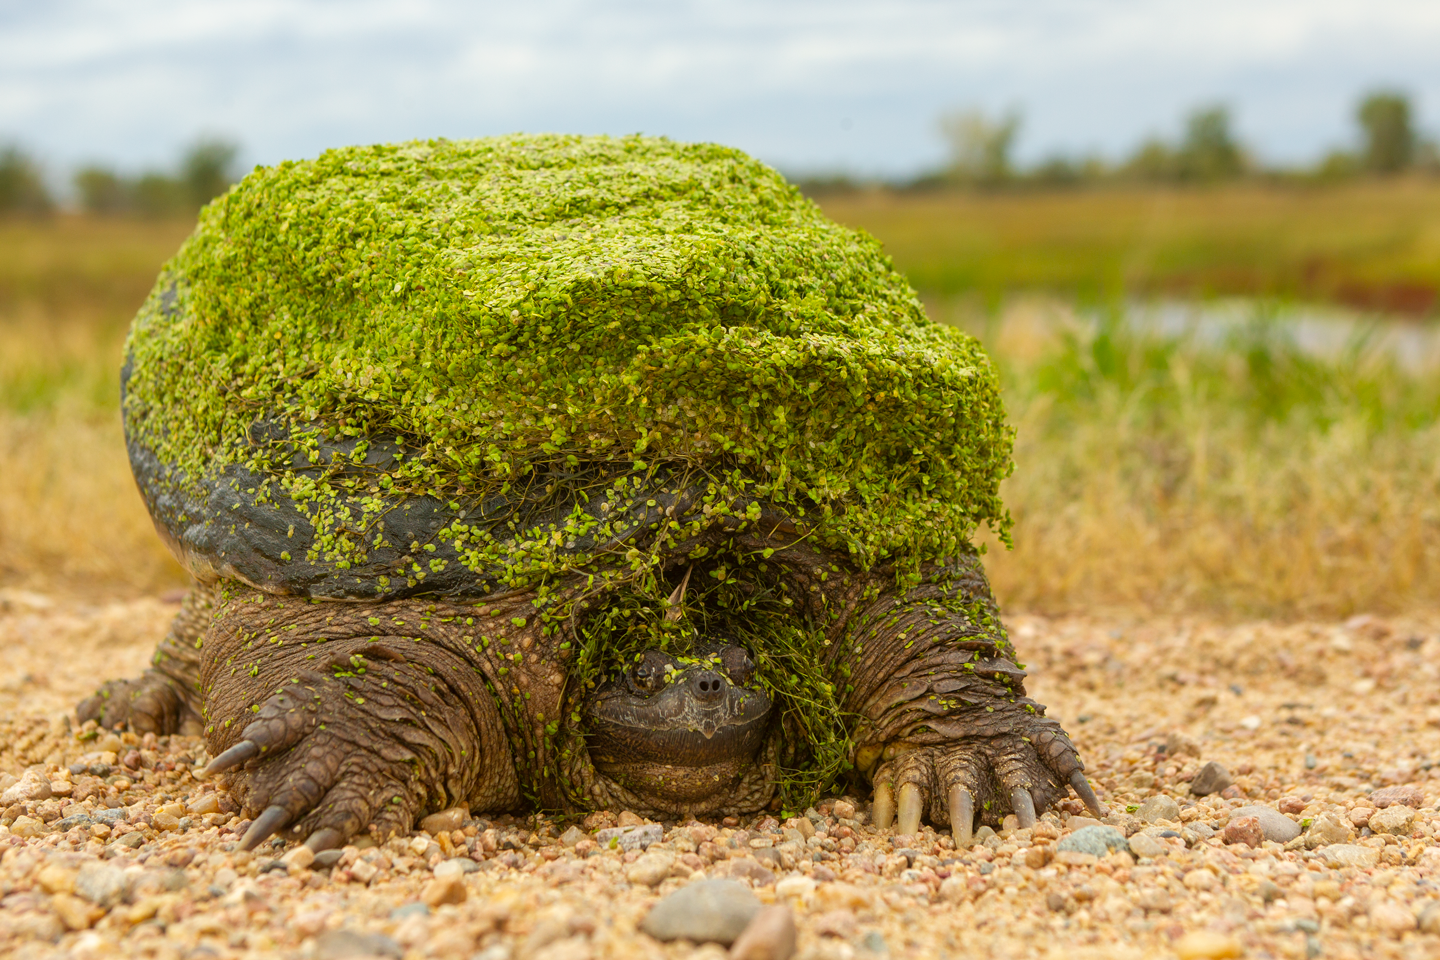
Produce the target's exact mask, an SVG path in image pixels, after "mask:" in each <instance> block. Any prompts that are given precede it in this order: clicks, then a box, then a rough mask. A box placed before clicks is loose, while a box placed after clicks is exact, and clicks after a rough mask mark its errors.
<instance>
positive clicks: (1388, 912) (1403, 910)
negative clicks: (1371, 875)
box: [1370, 900, 1418, 937]
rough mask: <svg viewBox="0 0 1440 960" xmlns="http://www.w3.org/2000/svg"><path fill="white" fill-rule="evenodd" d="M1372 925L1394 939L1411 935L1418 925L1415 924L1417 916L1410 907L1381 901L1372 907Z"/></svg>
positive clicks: (1391, 901) (1390, 901)
mask: <svg viewBox="0 0 1440 960" xmlns="http://www.w3.org/2000/svg"><path fill="white" fill-rule="evenodd" d="M1370 923H1371V924H1372V925H1374V926H1375V928H1376V929H1378V930H1381V931H1383V932H1384V933H1388V934H1389V935H1390V936H1392V937H1398V936H1400V935H1401V934H1405V933H1409V932H1410V931H1411V930H1414V929H1415V928H1416V927H1417V926H1418V924H1417V923H1416V922H1415V914H1414V913H1412V912H1411V911H1410V908H1409V907H1406V906H1404V905H1402V904H1399V903H1396V902H1395V901H1394V900H1381V901H1380V902H1379V903H1376V904H1374V905H1372V906H1371V907H1370Z"/></svg>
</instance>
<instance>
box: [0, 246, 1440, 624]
mask: <svg viewBox="0 0 1440 960" xmlns="http://www.w3.org/2000/svg"><path fill="white" fill-rule="evenodd" d="M187 229H188V227H187V225H185V224H167V223H159V224H156V223H128V224H127V223H116V222H102V223H95V222H87V221H71V220H60V221H54V222H50V223H41V224H8V225H7V224H0V478H3V481H0V585H5V584H11V585H26V586H31V587H39V588H44V589H51V590H54V589H65V588H79V589H84V590H87V591H94V590H96V589H103V590H106V591H108V592H112V593H114V592H119V593H129V594H134V593H139V592H150V591H155V590H158V589H164V588H167V587H171V586H176V585H179V584H181V583H183V575H182V574H181V572H180V570H179V568H178V567H177V566H176V565H175V563H174V561H173V560H172V559H171V558H170V557H169V554H168V553H167V552H166V551H165V549H164V548H163V547H162V546H161V545H160V543H159V540H158V539H157V538H156V536H155V534H154V532H153V530H152V529H151V526H150V521H149V519H148V517H147V516H146V515H145V511H144V508H143V506H142V505H141V502H140V499H139V496H138V494H137V493H136V491H135V489H134V485H133V482H132V481H131V479H130V474H129V468H128V465H127V464H126V461H125V455H124V450H123V446H122V442H121V435H120V427H119V415H118V410H117V403H116V394H117V391H118V372H117V371H118V367H119V363H120V351H121V344H122V342H123V336H124V330H125V327H126V325H127V324H128V321H129V317H130V316H131V315H132V314H133V312H134V310H135V309H136V307H137V306H138V304H139V303H140V301H141V299H143V297H144V295H145V292H146V291H147V290H148V288H149V285H150V283H151V282H152V280H153V277H154V275H155V273H156V271H157V270H158V268H159V266H160V264H161V262H162V261H163V260H164V259H165V257H166V256H168V255H169V254H170V253H171V252H172V251H173V250H174V249H175V248H176V247H177V246H178V244H179V242H180V240H181V238H182V237H183V236H184V234H185V232H186V230H187ZM932 312H934V313H936V314H937V315H942V316H946V317H947V318H948V317H949V316H950V315H951V314H952V313H953V312H954V311H952V310H951V309H950V308H949V306H947V304H946V303H944V302H940V303H937V305H936V306H935V308H934V309H933V310H932ZM960 319H962V320H968V322H970V323H972V324H973V323H977V322H978V323H979V325H980V327H981V328H982V329H981V333H982V336H983V338H984V339H985V340H986V341H987V344H988V346H989V347H990V349H991V352H992V355H994V356H995V357H996V358H997V361H998V362H999V364H1000V366H1001V370H1002V380H1003V383H1004V387H1005V393H1006V402H1007V405H1008V407H1009V410H1010V414H1011V418H1012V421H1013V422H1014V423H1015V424H1016V426H1017V428H1018V431H1019V438H1018V445H1017V449H1016V461H1017V469H1016V473H1015V476H1014V477H1012V478H1011V479H1010V480H1008V481H1007V482H1006V486H1005V496H1006V501H1007V503H1008V504H1009V505H1010V508H1011V510H1012V511H1013V512H1014V514H1015V517H1016V519H1017V524H1016V527H1015V549H1014V550H1013V551H1006V550H1003V549H992V550H991V552H990V554H989V557H988V559H987V564H988V567H989V570H990V572H991V575H992V578H993V580H994V583H995V587H996V591H997V593H998V595H999V596H1000V598H1001V600H1002V602H1003V603H1005V605H1006V606H1007V608H1009V609H1012V610H1039V611H1046V612H1052V613H1054V612H1064V611H1074V610H1086V609H1091V608H1093V607H1095V606H1115V605H1119V606H1129V607H1140V608H1148V609H1152V610H1155V609H1159V610H1177V609H1178V610H1205V611H1211V612H1220V613H1222V614H1226V615H1250V614H1255V613H1260V614H1268V615H1279V616H1332V615H1346V614H1349V613H1352V612H1355V611H1376V612H1395V611H1400V610H1406V609H1415V608H1423V607H1427V606H1433V605H1435V604H1437V603H1440V427H1437V426H1436V423H1435V421H1436V416H1435V413H1436V411H1437V410H1440V378H1437V377H1436V376H1435V375H1434V374H1435V373H1436V371H1435V370H1433V369H1431V370H1426V371H1421V372H1419V373H1416V372H1414V371H1409V372H1407V371H1405V370H1402V369H1400V368H1399V367H1397V366H1396V365H1395V364H1393V363H1391V362H1389V361H1388V360H1387V359H1386V357H1385V356H1384V355H1383V354H1382V353H1380V352H1377V351H1373V350H1372V351H1366V350H1363V349H1362V350H1358V351H1353V352H1350V353H1347V354H1345V355H1343V356H1340V357H1336V358H1331V359H1315V358H1313V357H1307V356H1306V355H1304V354H1302V353H1300V352H1299V351H1297V350H1296V349H1295V348H1294V347H1293V346H1292V345H1290V344H1289V343H1287V342H1286V341H1285V340H1284V338H1283V337H1282V338H1276V337H1273V336H1269V335H1268V334H1266V332H1265V331H1267V330H1273V329H1274V328H1273V325H1265V324H1260V325H1258V326H1256V327H1254V328H1252V329H1251V330H1249V331H1248V332H1247V333H1245V334H1244V335H1243V336H1241V337H1240V338H1239V339H1234V340H1232V341H1229V342H1226V343H1222V344H1218V345H1216V344H1211V345H1208V346H1207V345H1206V344H1205V343H1202V342H1200V341H1198V340H1196V339H1193V338H1179V339H1172V340H1166V339H1164V338H1160V337H1154V336H1140V335H1136V334H1134V333H1132V332H1129V331H1128V330H1127V328H1126V327H1125V326H1124V325H1123V324H1109V325H1106V324H1101V326H1100V327H1098V328H1095V327H1085V326H1084V325H1081V324H1077V322H1076V320H1075V316H1074V314H1073V312H1071V311H1068V310H1066V309H1062V308H1060V307H1059V306H1057V303H1056V302H1042V303H1041V304H1040V305H1039V306H1036V305H1035V303H1033V302H1031V303H1028V304H1026V303H1021V304H1018V305H1017V306H1015V307H1014V308H1013V309H1010V310H1008V311H1006V312H1005V313H1004V314H1003V316H1002V317H1001V318H1000V319H999V320H998V321H997V320H995V319H993V318H989V319H987V317H985V316H984V315H980V316H978V318H977V317H976V316H974V315H972V316H969V317H968V318H967V317H963V316H962V317H961V318H960Z"/></svg>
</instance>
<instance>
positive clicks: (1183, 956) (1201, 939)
mask: <svg viewBox="0 0 1440 960" xmlns="http://www.w3.org/2000/svg"><path fill="white" fill-rule="evenodd" d="M1175 955H1176V956H1177V957H1179V958H1180V960H1231V958H1233V957H1240V956H1243V955H1244V953H1243V951H1242V950H1241V947H1240V941H1239V940H1236V939H1235V938H1234V937H1232V936H1230V935H1229V934H1224V933H1217V932H1216V931H1214V930H1191V931H1190V932H1189V933H1187V934H1185V935H1184V936H1183V937H1181V938H1180V939H1179V940H1177V941H1175Z"/></svg>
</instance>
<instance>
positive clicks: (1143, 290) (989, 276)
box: [819, 179, 1440, 315]
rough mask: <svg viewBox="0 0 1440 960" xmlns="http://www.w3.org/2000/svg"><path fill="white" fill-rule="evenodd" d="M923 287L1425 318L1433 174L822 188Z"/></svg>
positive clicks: (838, 211)
mask: <svg viewBox="0 0 1440 960" xmlns="http://www.w3.org/2000/svg"><path fill="white" fill-rule="evenodd" d="M819 199H820V204H821V206H822V207H823V208H824V210H825V212H826V213H827V214H829V215H830V216H831V217H833V218H835V219H836V220H838V221H840V222H841V223H844V224H846V225H847V226H851V227H859V228H862V229H864V230H867V231H869V232H870V233H872V234H874V235H875V236H876V237H878V238H879V239H880V240H881V241H882V242H883V243H884V244H885V248H886V250H887V251H888V252H889V253H890V255H891V256H892V257H893V258H894V260H895V263H896V265H897V266H898V267H899V268H900V269H901V270H902V271H904V272H905V273H906V274H907V275H908V276H909V277H910V280H911V282H912V283H914V284H915V285H916V286H917V287H918V288H920V289H921V290H922V291H923V292H925V293H927V294H932V295H953V294H960V293H969V294H974V295H977V296H979V297H981V298H982V299H984V300H986V301H987V302H990V303H992V304H993V303H995V302H998V300H999V299H1001V298H1003V297H1004V296H1006V295H1008V294H1010V293H1013V292H1014V291H1016V290H1044V291H1049V292H1051V293H1055V294H1058V295H1061V296H1065V297H1078V298H1081V299H1083V300H1087V301H1090V302H1100V303H1106V302H1114V301H1115V300H1117V299H1118V298H1123V297H1126V296H1134V295H1137V294H1154V293H1165V294H1181V295H1186V296H1211V295H1244V296H1260V297H1270V298H1282V299H1292V300H1311V301H1326V302H1332V303H1342V304H1346V305H1349V306H1353V307H1357V308H1361V309H1377V310H1385V311H1392V312H1400V313H1407V314H1412V315H1423V314H1428V313H1433V312H1434V310H1435V309H1436V307H1437V291H1440V182H1437V181H1435V180H1419V179H1417V180H1391V181H1357V182H1354V183H1349V184H1344V185H1337V186H1330V187H1323V188H1321V187H1304V186H1284V187H1282V186H1267V185H1262V184H1239V185H1225V186H1216V187H1210V188H1205V187H1191V188H1184V189H1182V188H1174V187H1140V186H1109V187H1096V188H1093V189H1085V190H1064V191H1055V192H994V193H974V192H950V193H892V192H884V191H876V192H868V193H833V194H826V195H821V196H820V198H819Z"/></svg>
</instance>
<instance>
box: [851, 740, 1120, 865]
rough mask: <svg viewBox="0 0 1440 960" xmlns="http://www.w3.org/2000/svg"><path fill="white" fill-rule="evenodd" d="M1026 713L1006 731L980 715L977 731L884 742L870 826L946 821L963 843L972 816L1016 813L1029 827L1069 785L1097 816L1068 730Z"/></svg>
mask: <svg viewBox="0 0 1440 960" xmlns="http://www.w3.org/2000/svg"><path fill="white" fill-rule="evenodd" d="M986 716H987V717H991V716H993V714H986ZM1027 716H1028V715H1027ZM1029 719H1030V722H1029V723H1028V724H1023V725H1021V724H1015V726H1013V727H1012V728H1011V729H1009V730H1006V731H1004V732H993V731H987V730H986V729H984V728H985V727H991V726H992V725H993V721H992V723H984V724H978V723H977V724H976V727H977V729H976V730H975V736H973V737H963V738H961V739H959V740H958V742H952V743H949V744H943V745H929V746H920V745H915V744H910V743H905V742H897V743H892V744H890V745H888V746H887V747H885V748H884V751H883V754H882V757H883V759H882V761H881V762H880V763H879V764H878V766H876V768H875V771H874V775H873V778H872V780H873V784H874V804H873V807H872V809H871V817H872V819H873V821H874V824H875V826H876V827H878V828H880V829H882V830H884V829H888V828H889V827H891V826H892V825H894V827H895V830H896V832H897V833H899V834H912V833H915V832H916V831H917V830H918V829H919V828H920V822H921V820H922V819H927V820H929V821H930V822H931V823H932V824H948V825H949V826H950V829H951V833H952V835H953V836H954V838H955V844H956V846H957V847H962V848H963V847H965V846H968V845H969V843H970V840H971V837H972V836H973V835H974V833H973V831H974V828H975V823H976V820H977V818H978V819H979V820H981V821H989V822H993V823H999V822H1000V820H1001V819H1002V818H1003V817H1004V816H1005V815H1006V814H1007V813H1013V814H1014V815H1015V817H1016V819H1017V820H1018V822H1019V826H1020V827H1022V828H1025V827H1033V826H1034V825H1035V822H1036V817H1037V815H1038V814H1039V813H1043V812H1044V811H1045V810H1046V809H1048V808H1049V807H1050V806H1052V805H1053V804H1055V803H1056V802H1057V801H1059V800H1061V799H1063V798H1064V797H1066V796H1067V795H1068V791H1067V788H1069V789H1073V790H1074V791H1075V794H1076V796H1078V797H1079V798H1080V799H1081V801H1083V802H1084V804H1085V805H1086V807H1088V808H1089V809H1090V811H1091V812H1092V813H1094V814H1095V815H1096V816H1097V817H1103V816H1105V815H1106V810H1105V807H1104V806H1103V805H1102V804H1101V803H1100V800H1099V798H1098V797H1096V796H1095V791H1094V790H1093V789H1092V788H1091V786H1090V784H1089V782H1088V781H1087V780H1086V779H1085V774H1084V765H1083V764H1082V763H1081V762H1080V758H1079V756H1078V754H1077V753H1076V751H1075V747H1074V745H1073V744H1072V743H1071V742H1070V738H1069V737H1068V736H1066V734H1065V731H1064V730H1062V729H1061V728H1060V725H1059V724H1058V723H1056V722H1055V721H1053V720H1047V719H1045V718H1043V717H1038V716H1032V717H1029ZM1012 722H1013V721H1012Z"/></svg>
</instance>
